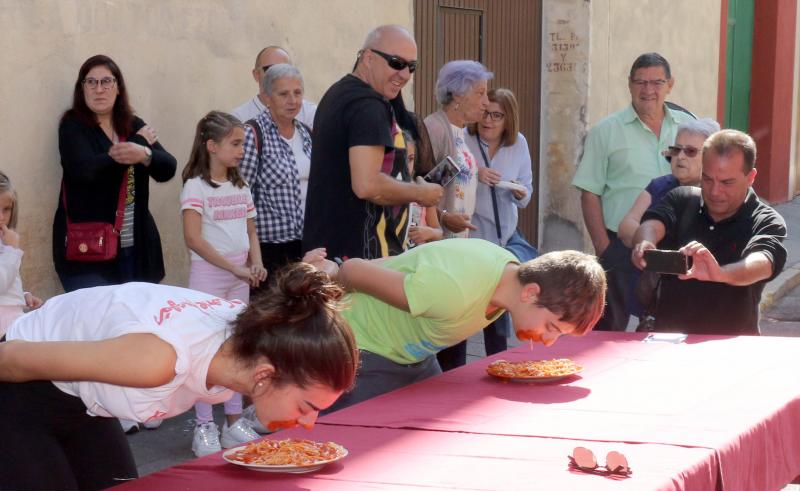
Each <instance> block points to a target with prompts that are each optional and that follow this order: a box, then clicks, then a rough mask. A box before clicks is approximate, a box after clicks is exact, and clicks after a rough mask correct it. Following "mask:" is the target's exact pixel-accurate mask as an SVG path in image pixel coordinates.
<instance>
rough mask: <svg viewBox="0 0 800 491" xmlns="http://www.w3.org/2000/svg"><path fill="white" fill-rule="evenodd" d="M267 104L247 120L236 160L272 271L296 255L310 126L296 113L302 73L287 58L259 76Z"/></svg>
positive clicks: (266, 262) (263, 255) (300, 98)
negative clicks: (247, 185)
mask: <svg viewBox="0 0 800 491" xmlns="http://www.w3.org/2000/svg"><path fill="white" fill-rule="evenodd" d="M261 90H262V92H263V93H264V94H265V96H266V98H267V101H266V102H267V104H266V105H267V109H266V110H264V111H263V112H261V113H260V114H259V115H258V116H256V118H255V119H251V120H250V121H247V123H245V142H244V157H243V158H242V162H241V164H240V169H241V171H242V176H243V177H244V178H245V180H247V182H248V184H249V185H250V189H251V191H252V193H253V202H254V204H255V206H256V231H257V233H258V242H259V245H260V246H261V259H262V260H263V261H264V266H265V267H266V268H267V271H268V272H269V274H270V275H272V274H274V273H275V272H276V271H277V270H278V269H280V268H281V267H282V266H283V265H285V264H287V263H289V262H294V261H298V260H300V257H301V255H302V254H301V247H302V246H301V239H302V235H303V215H304V212H305V208H306V206H305V202H306V191H307V190H308V176H309V172H310V169H311V129H310V128H309V127H308V126H306V125H305V124H303V123H302V122H300V121H299V120H298V119H297V115H298V113H299V112H300V109H301V108H302V105H303V93H304V89H303V76H302V75H301V74H300V70H298V69H297V68H296V67H294V66H292V65H289V64H287V63H279V64H276V65H272V66H271V67H270V68H269V69H268V70H267V71H266V73H264V76H263V77H262V79H261Z"/></svg>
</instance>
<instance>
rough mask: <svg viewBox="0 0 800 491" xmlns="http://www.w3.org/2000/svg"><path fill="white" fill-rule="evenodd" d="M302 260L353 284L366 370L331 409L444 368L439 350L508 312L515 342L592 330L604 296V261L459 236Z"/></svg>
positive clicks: (354, 317) (316, 253)
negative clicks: (366, 254) (394, 252)
mask: <svg viewBox="0 0 800 491" xmlns="http://www.w3.org/2000/svg"><path fill="white" fill-rule="evenodd" d="M304 259H305V261H307V262H309V263H311V264H314V265H315V266H317V267H319V268H321V269H323V270H325V271H327V272H328V273H329V274H330V275H332V276H335V277H336V278H337V281H338V282H339V283H340V284H341V285H343V286H344V287H345V288H347V289H348V290H350V291H352V293H351V294H350V295H349V296H348V299H347V300H348V303H349V305H348V307H347V308H346V309H345V310H343V311H342V314H343V316H344V317H345V318H346V319H347V321H348V323H349V324H350V327H351V328H352V329H353V331H354V332H355V334H356V339H357V341H358V348H359V350H360V351H361V367H360V368H359V371H358V378H357V380H356V385H355V388H354V389H353V391H352V392H350V393H348V394H345V395H344V396H343V397H342V398H341V399H340V400H339V401H338V402H337V403H336V404H335V405H334V406H333V407H332V408H331V409H330V410H331V411H334V410H337V409H341V408H344V407H347V406H350V405H352V404H355V403H357V402H361V401H364V400H367V399H370V398H372V397H375V396H378V395H380V394H383V393H385V392H389V391H391V390H394V389H399V388H400V387H404V386H406V385H410V384H412V383H414V382H418V381H420V380H423V379H426V378H428V377H431V376H433V375H438V374H440V373H441V368H440V367H439V363H438V362H437V359H436V353H438V352H439V351H440V350H442V349H444V348H446V347H448V346H452V345H454V344H456V343H458V342H461V341H463V340H465V339H467V338H469V337H470V336H472V335H473V334H475V333H477V332H479V331H481V330H482V329H483V328H484V327H486V326H487V325H489V324H490V323H492V322H494V321H495V320H496V319H497V318H498V317H500V316H501V315H502V314H503V313H505V312H509V313H510V314H511V319H512V324H513V326H514V331H515V332H516V334H517V337H518V338H519V339H526V340H531V342H537V343H542V344H544V345H546V346H550V345H551V344H553V343H555V342H556V340H557V339H558V337H559V336H561V335H563V334H571V335H575V336H580V335H583V334H585V333H587V332H589V331H590V330H591V329H592V327H594V324H595V323H596V322H597V320H598V319H599V318H600V315H601V313H602V311H603V305H604V303H605V288H606V279H605V273H604V272H603V268H602V267H601V266H600V264H599V263H598V262H597V260H596V258H594V257H593V256H589V255H587V254H584V253H581V252H577V251H558V252H551V253H548V254H544V255H542V256H539V257H537V258H536V259H533V260H531V261H528V262H525V263H523V264H519V262H518V261H517V259H516V257H514V255H512V254H511V253H510V252H508V251H507V250H505V249H503V248H502V247H500V246H498V245H495V244H492V243H491V242H488V241H485V240H482V239H459V240H441V241H436V242H429V243H427V244H422V245H420V246H418V247H415V248H413V249H411V250H409V251H407V252H404V253H403V254H400V255H398V256H392V257H388V258H382V259H376V260H372V261H369V260H364V259H350V260H348V261H346V262H344V263H342V265H341V267H337V265H336V263H334V262H333V261H330V260H328V259H326V258H325V250H324V249H314V250H312V251H310V252H309V253H307V254H306V257H305V258H304ZM340 262H341V261H340Z"/></svg>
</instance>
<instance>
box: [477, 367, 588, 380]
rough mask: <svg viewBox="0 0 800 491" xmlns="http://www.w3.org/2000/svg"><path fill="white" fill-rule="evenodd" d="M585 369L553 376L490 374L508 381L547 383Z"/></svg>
mask: <svg viewBox="0 0 800 491" xmlns="http://www.w3.org/2000/svg"><path fill="white" fill-rule="evenodd" d="M582 371H583V367H581V368H580V369H578V370H575V371H574V372H572V373H568V374H566V375H554V376H552V377H501V376H500V375H495V374H493V373H491V372H487V373H489V375H491V376H492V377H494V378H496V379H500V380H505V381H508V382H517V383H522V384H546V383H548V382H555V381H556V380H562V379H565V378H568V377H572V376H573V375H577V374H579V373H581V372H582Z"/></svg>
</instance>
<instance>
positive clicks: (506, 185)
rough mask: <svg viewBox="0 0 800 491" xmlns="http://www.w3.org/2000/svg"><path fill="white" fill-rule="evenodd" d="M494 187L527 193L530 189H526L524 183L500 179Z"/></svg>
mask: <svg viewBox="0 0 800 491" xmlns="http://www.w3.org/2000/svg"><path fill="white" fill-rule="evenodd" d="M494 187H496V188H500V189H510V190H511V191H524V192H526V193H527V192H528V190H527V189H525V186H523V185H522V184H517V183H516V182H511V181H500V182H498V183H497V184H495V185H494Z"/></svg>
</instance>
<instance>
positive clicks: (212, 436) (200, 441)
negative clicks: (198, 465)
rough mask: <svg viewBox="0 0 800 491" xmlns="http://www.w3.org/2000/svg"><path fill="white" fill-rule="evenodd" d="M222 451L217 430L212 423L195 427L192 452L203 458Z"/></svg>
mask: <svg viewBox="0 0 800 491" xmlns="http://www.w3.org/2000/svg"><path fill="white" fill-rule="evenodd" d="M220 450H222V447H221V446H220V444H219V429H218V428H217V425H216V424H214V422H213V421H209V422H208V423H203V424H201V425H197V426H196V427H195V429H194V438H193V439H192V452H194V454H195V455H197V456H198V457H205V456H206V455H211V454H212V453H216V452H219V451H220Z"/></svg>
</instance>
